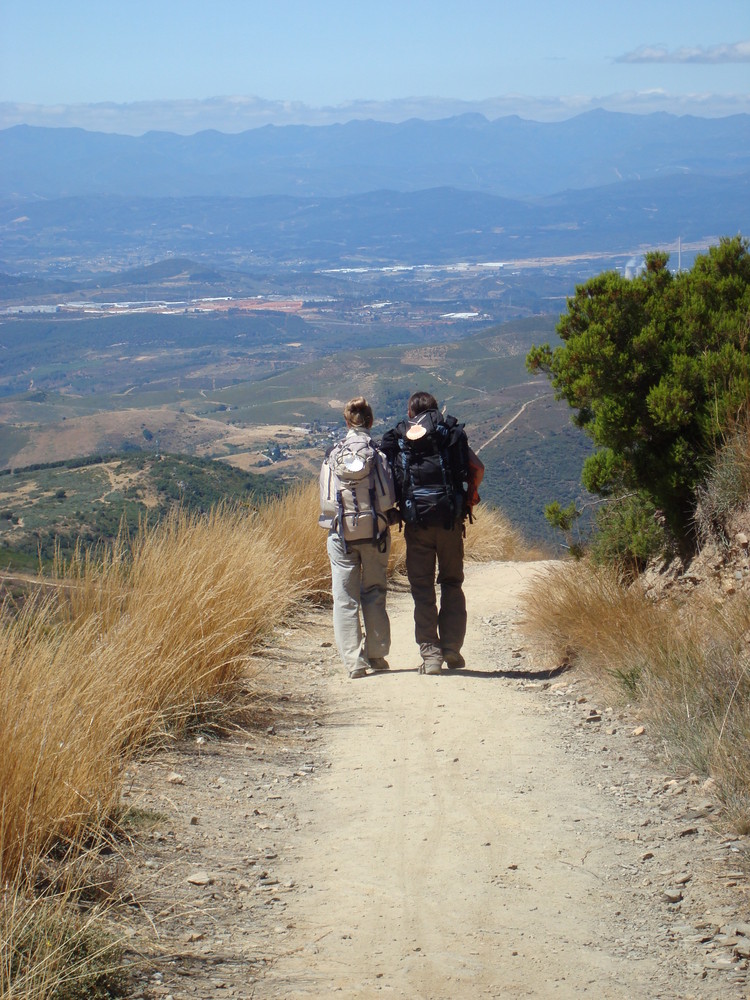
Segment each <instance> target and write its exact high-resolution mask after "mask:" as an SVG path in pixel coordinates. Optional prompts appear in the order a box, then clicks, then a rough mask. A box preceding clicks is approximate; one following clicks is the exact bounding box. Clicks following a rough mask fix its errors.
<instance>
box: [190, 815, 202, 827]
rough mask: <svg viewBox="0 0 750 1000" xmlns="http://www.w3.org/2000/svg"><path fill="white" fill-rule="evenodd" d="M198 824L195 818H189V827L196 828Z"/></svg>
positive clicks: (198, 821)
mask: <svg viewBox="0 0 750 1000" xmlns="http://www.w3.org/2000/svg"><path fill="white" fill-rule="evenodd" d="M199 823H200V820H199V819H198V817H197V816H191V817H190V825H191V826H197V825H198V824H199Z"/></svg>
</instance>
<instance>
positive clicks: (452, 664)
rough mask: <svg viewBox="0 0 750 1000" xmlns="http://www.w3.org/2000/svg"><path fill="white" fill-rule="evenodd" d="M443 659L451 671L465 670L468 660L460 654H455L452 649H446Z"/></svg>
mask: <svg viewBox="0 0 750 1000" xmlns="http://www.w3.org/2000/svg"><path fill="white" fill-rule="evenodd" d="M443 659H444V660H445V665H446V667H447V668H448V669H449V670H463V668H464V667H465V666H466V660H465V659H464V658H463V656H461V654H460V653H454V652H453V650H451V649H446V651H445V652H444V653H443Z"/></svg>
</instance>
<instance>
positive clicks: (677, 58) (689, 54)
mask: <svg viewBox="0 0 750 1000" xmlns="http://www.w3.org/2000/svg"><path fill="white" fill-rule="evenodd" d="M615 62H618V63H709V64H711V63H712V64H723V63H744V62H750V41H746V42H734V43H733V44H731V45H709V46H701V45H695V46H683V47H682V48H680V49H675V50H674V51H673V52H670V51H669V49H667V48H666V47H665V46H663V45H642V46H640V48H637V49H634V50H633V51H632V52H626V53H625V54H624V55H622V56H618V57H617V59H616V60H615Z"/></svg>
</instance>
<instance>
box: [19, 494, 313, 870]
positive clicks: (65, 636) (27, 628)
mask: <svg viewBox="0 0 750 1000" xmlns="http://www.w3.org/2000/svg"><path fill="white" fill-rule="evenodd" d="M298 557H299V552H298V551H295V547H294V546H293V544H292V543H291V542H288V543H287V544H286V547H282V546H281V544H280V541H279V539H278V538H274V537H269V535H267V534H265V533H264V531H263V530H259V526H258V519H257V518H256V516H255V515H253V514H252V513H244V512H238V511H229V510H217V511H215V512H214V513H212V514H210V515H209V516H206V517H201V516H191V515H187V514H184V513H177V514H175V515H174V516H172V517H171V518H169V519H167V521H166V522H164V523H163V524H162V525H160V526H159V527H157V528H155V529H153V530H150V531H145V530H144V531H142V532H140V533H139V535H138V536H137V538H135V539H134V540H133V542H132V543H130V544H128V545H126V544H125V543H123V542H120V543H119V544H118V546H116V547H115V548H114V549H113V550H112V551H111V552H110V553H109V554H108V555H105V554H102V555H101V558H99V559H94V558H92V557H90V556H85V555H79V557H78V558H76V559H75V560H74V561H73V562H72V564H71V565H70V566H68V567H67V568H66V569H65V571H64V572H63V573H62V574H61V577H60V579H59V581H58V582H59V584H60V587H59V596H58V598H57V599H56V600H53V599H47V600H44V601H42V600H40V601H38V602H31V603H29V604H28V605H27V606H26V608H25V609H24V610H23V612H22V614H21V615H20V616H19V617H17V618H16V619H15V620H14V621H12V622H10V623H9V624H8V625H7V626H6V627H5V628H4V629H3V630H2V631H1V632H0V699H1V700H0V703H1V704H2V705H3V712H2V715H1V716H0V741H2V746H3V747H4V748H5V752H4V753H3V755H2V759H1V762H0V788H1V789H2V791H1V792H0V795H1V796H2V799H1V802H2V806H1V809H0V878H2V880H3V881H7V880H8V879H12V878H13V877H15V876H16V875H17V874H18V873H19V872H20V871H21V870H22V869H23V868H24V866H25V865H26V864H27V863H28V862H29V861H30V860H31V859H33V858H34V857H36V856H38V855H39V854H40V853H42V852H44V851H46V850H48V849H49V847H50V846H51V844H52V843H54V842H55V841H56V840H59V839H63V840H64V841H67V842H70V841H76V840H81V839H83V838H84V837H85V835H86V831H87V830H89V829H90V828H91V827H92V826H96V824H97V823H98V822H100V821H101V820H102V818H104V817H106V816H108V815H110V814H111V812H112V810H113V808H114V806H115V804H116V802H117V798H118V795H119V782H120V776H121V771H122V768H123V766H124V762H125V761H126V760H127V756H128V754H129V753H132V752H133V751H134V750H136V749H139V748H140V747H142V746H143V745H144V744H145V743H146V742H148V741H150V740H153V739H154V738H156V737H158V736H160V735H161V734H163V733H165V732H166V731H170V732H179V731H181V729H182V728H183V727H184V726H185V724H186V723H187V721H188V720H189V719H190V718H191V717H195V715H196V714H201V713H203V714H206V713H211V712H212V711H213V710H215V709H217V708H218V707H219V704H220V701H221V700H222V699H224V700H226V699H227V698H230V697H231V695H232V692H233V690H234V689H235V688H236V686H237V684H238V681H239V680H240V678H241V677H243V676H244V672H245V667H246V663H247V659H248V657H249V656H250V655H251V654H252V653H253V652H254V651H256V650H257V648H258V645H259V644H260V643H261V642H262V641H263V640H264V639H265V638H266V637H267V636H268V635H269V633H270V631H271V630H272V629H273V628H274V627H275V626H276V625H277V624H279V623H280V622H282V621H284V620H285V618H287V617H288V616H289V614H290V612H291V609H292V608H293V607H294V605H295V603H296V602H297V601H298V600H299V599H300V597H301V596H304V593H305V588H304V582H303V578H304V574H303V573H301V572H300V571H299V568H298V567H299V562H298Z"/></svg>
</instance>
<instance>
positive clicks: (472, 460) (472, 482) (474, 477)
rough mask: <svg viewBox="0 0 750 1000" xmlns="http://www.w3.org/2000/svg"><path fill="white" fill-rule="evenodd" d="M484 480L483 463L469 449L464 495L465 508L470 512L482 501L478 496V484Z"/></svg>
mask: <svg viewBox="0 0 750 1000" xmlns="http://www.w3.org/2000/svg"><path fill="white" fill-rule="evenodd" d="M483 479H484V462H483V461H482V460H481V458H479V457H478V456H477V455H476V453H475V452H473V451H472V450H471V448H469V478H468V487H469V488H468V490H467V494H466V506H467V507H468V508H469V510H471V509H472V508H473V507H476V505H477V504H478V503H479V501H480V500H481V499H482V498H481V497H480V496H479V484H480V483H481V482H482V480H483Z"/></svg>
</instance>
